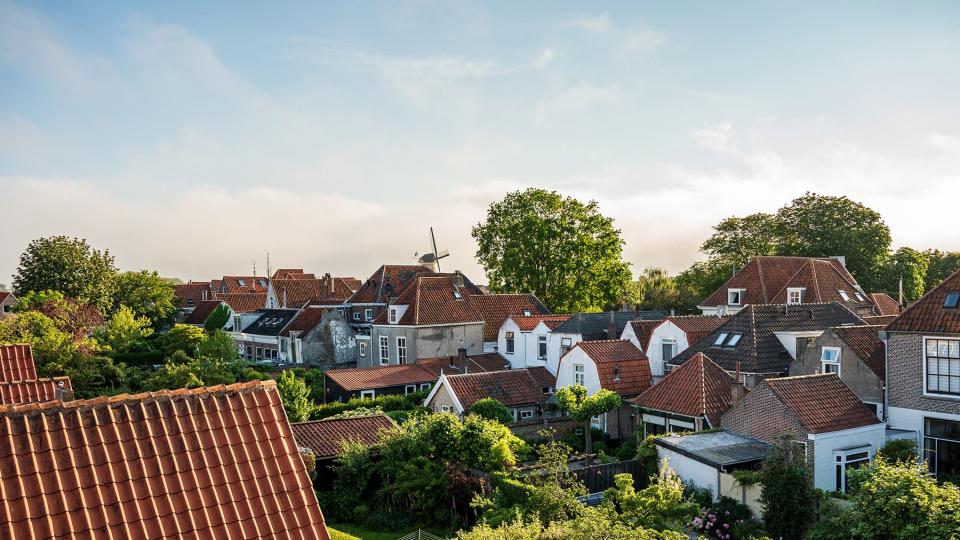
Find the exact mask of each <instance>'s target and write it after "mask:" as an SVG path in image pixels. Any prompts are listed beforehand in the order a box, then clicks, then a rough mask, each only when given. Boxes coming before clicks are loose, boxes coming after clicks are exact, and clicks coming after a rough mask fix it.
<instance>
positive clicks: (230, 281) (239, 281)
mask: <svg viewBox="0 0 960 540" xmlns="http://www.w3.org/2000/svg"><path fill="white" fill-rule="evenodd" d="M267 282H268V280H267V277H266V276H223V278H222V279H212V280H210V288H211V289H213V290H214V291H215V292H217V293H220V294H242V293H257V292H260V293H263V292H267Z"/></svg>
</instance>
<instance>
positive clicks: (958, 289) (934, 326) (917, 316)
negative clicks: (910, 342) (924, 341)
mask: <svg viewBox="0 0 960 540" xmlns="http://www.w3.org/2000/svg"><path fill="white" fill-rule="evenodd" d="M951 293H956V294H960V270H957V271H956V272H954V273H953V274H952V275H950V276H949V277H948V278H947V279H945V280H943V282H941V283H940V284H939V285H937V286H936V287H934V288H933V290H931V291H930V292H928V293H927V294H925V295H923V298H921V299H919V300H917V301H916V302H914V303H913V304H912V305H911V306H910V307H908V308H907V309H905V310H904V311H903V313H901V314H900V316H899V317H897V318H896V319H894V321H893V322H892V323H890V324H888V325H887V328H886V330H887V331H888V332H936V333H948V334H958V333H960V304H956V305H955V307H946V306H945V305H944V303H945V301H946V300H947V297H948V296H949V295H950V294H951Z"/></svg>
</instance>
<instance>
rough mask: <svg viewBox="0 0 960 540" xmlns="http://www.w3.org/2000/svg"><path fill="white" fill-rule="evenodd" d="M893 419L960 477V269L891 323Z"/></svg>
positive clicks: (944, 475) (939, 466)
mask: <svg viewBox="0 0 960 540" xmlns="http://www.w3.org/2000/svg"><path fill="white" fill-rule="evenodd" d="M884 331H885V338H886V343H887V365H886V382H887V424H888V425H889V427H891V428H894V429H900V430H907V431H908V432H909V433H910V435H911V436H913V437H915V438H916V441H917V443H918V448H921V449H922V452H923V457H924V458H925V459H926V460H927V463H928V465H929V466H930V471H931V472H933V473H934V474H936V475H937V476H938V477H939V478H941V479H953V480H957V479H958V478H960V271H957V272H955V273H953V274H952V275H951V276H950V277H948V278H947V279H945V280H944V281H943V282H942V283H940V285H938V286H937V287H935V288H934V289H933V290H931V291H930V292H929V293H927V294H926V295H924V296H923V298H921V299H920V300H917V301H916V302H915V303H914V304H913V305H911V306H910V307H908V308H907V309H905V310H904V312H903V313H902V314H900V316H899V317H897V318H896V319H895V320H894V321H893V322H892V323H890V324H888V325H887V327H886V328H885V330H884Z"/></svg>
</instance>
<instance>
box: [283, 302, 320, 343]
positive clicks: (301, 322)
mask: <svg viewBox="0 0 960 540" xmlns="http://www.w3.org/2000/svg"><path fill="white" fill-rule="evenodd" d="M326 312H327V310H325V309H323V308H312V307H308V308H304V309H301V310H300V312H299V313H298V314H297V316H296V318H295V319H293V322H291V323H290V324H288V325H287V326H286V328H284V329H283V331H282V332H281V333H280V335H281V336H285V337H290V332H300V336H301V337H302V336H305V335H307V333H308V332H310V331H311V330H313V329H314V328H316V326H317V325H318V324H320V321H321V320H323V314H324V313H326Z"/></svg>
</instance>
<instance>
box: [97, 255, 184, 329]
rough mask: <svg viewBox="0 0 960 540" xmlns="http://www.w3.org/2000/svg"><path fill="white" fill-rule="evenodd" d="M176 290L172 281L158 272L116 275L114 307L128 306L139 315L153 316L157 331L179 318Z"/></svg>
mask: <svg viewBox="0 0 960 540" xmlns="http://www.w3.org/2000/svg"><path fill="white" fill-rule="evenodd" d="M173 291H174V285H173V282H171V281H170V280H169V279H167V278H163V277H160V276H159V275H157V273H156V272H151V271H149V270H140V271H139V272H123V273H121V274H119V275H118V276H117V280H116V292H115V293H114V295H113V310H114V311H116V310H118V309H120V306H127V307H128V308H130V309H131V310H133V313H134V314H135V315H136V316H138V317H146V318H148V319H150V325H151V326H152V327H153V329H154V330H160V329H161V328H163V327H165V326H167V325H169V324H171V323H173V320H174V318H175V317H176V314H177V307H176V306H175V305H174V303H173Z"/></svg>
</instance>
